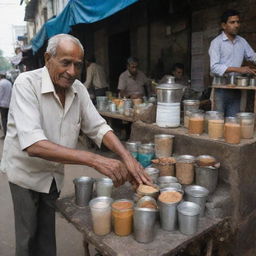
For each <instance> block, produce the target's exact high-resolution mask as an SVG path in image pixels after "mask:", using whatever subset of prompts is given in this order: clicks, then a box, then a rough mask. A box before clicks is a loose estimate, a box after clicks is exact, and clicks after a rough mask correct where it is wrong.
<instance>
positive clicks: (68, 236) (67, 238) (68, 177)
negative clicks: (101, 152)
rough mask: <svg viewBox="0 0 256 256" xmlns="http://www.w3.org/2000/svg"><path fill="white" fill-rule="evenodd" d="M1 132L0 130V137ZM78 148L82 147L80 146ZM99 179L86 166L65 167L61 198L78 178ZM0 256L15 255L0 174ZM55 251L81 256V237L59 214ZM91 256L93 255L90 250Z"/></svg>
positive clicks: (4, 182) (10, 214)
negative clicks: (89, 177)
mask: <svg viewBox="0 0 256 256" xmlns="http://www.w3.org/2000/svg"><path fill="white" fill-rule="evenodd" d="M1 135H2V132H1V130H0V136H1ZM2 147H3V139H0V154H2ZM79 147H80V148H81V147H83V146H82V145H81V144H80V145H79ZM82 175H83V176H91V177H101V176H102V175H101V174H100V173H98V172H96V171H95V170H94V169H92V168H90V167H86V166H76V165H67V166H66V167H65V182H64V188H63V190H62V192H61V197H63V196H66V195H70V194H72V193H74V187H73V182H72V181H73V179H74V178H75V177H79V176H82ZM0 209H1V210H0V255H1V256H13V255H14V254H15V237H14V217H13V206H12V200H11V194H10V189H9V186H8V181H7V178H6V175H5V174H3V173H2V172H0ZM56 221H57V224H56V229H57V234H56V238H57V250H58V254H57V255H59V256H73V255H76V256H79V255H83V246H82V236H81V234H80V233H79V231H77V230H76V229H75V228H74V227H73V226H72V225H71V224H70V223H68V222H67V221H66V220H65V219H64V218H63V217H62V216H61V215H60V214H59V213H57V214H56ZM90 250H91V255H94V254H95V251H94V249H93V248H90Z"/></svg>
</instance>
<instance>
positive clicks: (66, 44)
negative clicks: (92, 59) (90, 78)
mask: <svg viewBox="0 0 256 256" xmlns="http://www.w3.org/2000/svg"><path fill="white" fill-rule="evenodd" d="M82 60H83V51H82V50H81V48H80V47H79V46H78V45H77V44H75V43H74V42H72V41H70V40H62V41H60V43H59V45H58V47H57V52H56V55H55V56H52V55H51V54H50V53H45V66H46V67H47V69H48V71H49V74H50V77H51V79H52V83H53V84H54V86H55V87H56V86H57V87H60V88H63V89H66V88H69V87H70V86H71V85H72V84H73V83H74V81H75V80H76V79H77V78H78V77H79V75H80V73H81V70H82V66H83V61H82Z"/></svg>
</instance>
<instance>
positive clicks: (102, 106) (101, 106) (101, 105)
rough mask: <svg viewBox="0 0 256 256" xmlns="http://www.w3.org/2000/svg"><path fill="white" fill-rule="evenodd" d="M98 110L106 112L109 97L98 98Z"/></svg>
mask: <svg viewBox="0 0 256 256" xmlns="http://www.w3.org/2000/svg"><path fill="white" fill-rule="evenodd" d="M96 104H97V109H98V110H99V111H106V110H107V106H108V97H107V96H97V97H96Z"/></svg>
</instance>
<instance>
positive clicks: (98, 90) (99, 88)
mask: <svg viewBox="0 0 256 256" xmlns="http://www.w3.org/2000/svg"><path fill="white" fill-rule="evenodd" d="M86 66H87V70H86V81H85V83H84V85H85V87H86V88H87V89H88V91H89V93H90V96H91V99H93V100H95V98H96V97H97V96H105V95H106V91H107V90H108V84H107V80H106V75H105V72H104V70H103V68H102V67H101V66H100V65H98V64H97V63H95V59H94V58H93V57H91V58H88V59H87V60H86Z"/></svg>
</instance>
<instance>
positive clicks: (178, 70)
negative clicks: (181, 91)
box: [173, 68, 183, 79]
mask: <svg viewBox="0 0 256 256" xmlns="http://www.w3.org/2000/svg"><path fill="white" fill-rule="evenodd" d="M173 75H174V77H175V78H178V79H181V78H182V76H183V69H181V68H176V69H175V71H174V72H173Z"/></svg>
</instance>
